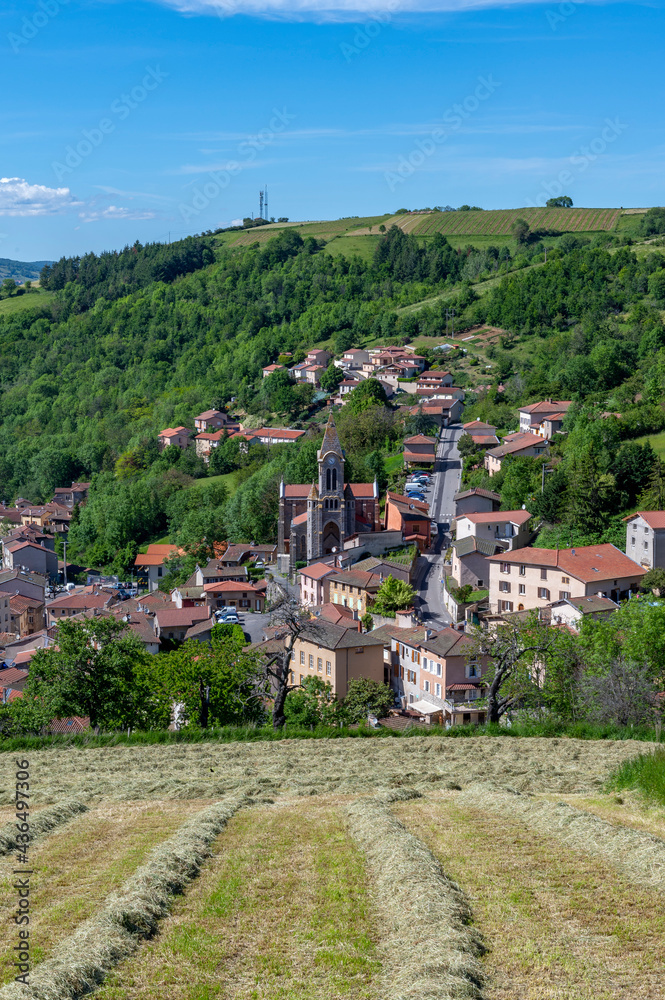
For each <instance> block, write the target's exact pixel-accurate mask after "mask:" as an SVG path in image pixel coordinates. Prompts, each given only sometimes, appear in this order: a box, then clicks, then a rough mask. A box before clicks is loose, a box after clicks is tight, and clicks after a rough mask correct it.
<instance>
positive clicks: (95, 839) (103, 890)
mask: <svg viewBox="0 0 665 1000" xmlns="http://www.w3.org/2000/svg"><path fill="white" fill-rule="evenodd" d="M205 804H206V803H205V802H201V801H195V800H190V801H188V802H141V803H138V802H133V803H123V804H119V803H117V802H109V803H106V804H104V805H100V806H97V807H95V808H92V809H90V811H89V812H87V813H85V814H83V815H81V816H79V817H78V818H76V819H74V820H72V822H71V823H69V824H67V826H65V827H63V828H62V829H59V830H55V831H53V832H52V833H51V834H50V836H49V837H48V838H47V839H45V840H43V841H41V842H38V843H36V844H34V845H33V846H32V847H31V851H30V861H31V866H32V868H33V869H34V872H35V874H34V875H33V876H32V878H31V886H32V890H33V893H34V897H35V900H38V905H35V907H34V910H33V914H32V916H31V922H30V930H31V940H33V941H34V942H35V946H34V947H32V948H31V951H32V953H33V954H32V962H33V963H36V962H40V961H42V960H44V959H46V958H48V957H49V956H50V955H51V953H52V951H53V949H54V948H55V946H56V945H57V944H58V943H60V942H61V941H63V940H64V939H65V938H66V937H67V935H69V934H71V933H72V932H73V931H74V930H75V928H76V927H77V926H78V925H79V924H80V923H81V922H82V921H84V920H86V919H87V918H88V917H91V916H92V915H93V914H94V913H95V912H96V911H97V910H98V908H99V906H100V900H103V899H104V897H105V896H106V895H108V893H110V892H112V891H114V890H116V889H118V888H119V886H120V885H121V884H122V883H123V881H124V880H125V879H126V878H128V877H129V876H130V875H131V874H132V872H134V871H135V869H136V868H137V866H138V865H140V864H141V863H142V862H143V861H144V859H145V857H146V855H147V853H148V851H149V850H150V849H151V848H153V847H155V846H156V845H157V844H160V843H161V842H162V841H163V840H165V839H166V838H167V837H169V836H170V835H171V834H172V833H174V832H175V831H176V830H177V829H178V828H179V827H180V826H181V825H182V823H183V822H184V820H186V819H187V818H188V817H189V816H191V815H192V814H194V813H196V812H198V811H199V810H200V809H202V808H203V807H204V805H205ZM11 884H12V876H11V874H10V873H9V872H7V873H6V874H5V873H3V876H2V878H1V880H0V889H1V896H2V900H3V904H2V906H1V907H0V920H1V921H2V923H3V925H4V926H9V921H10V919H11V913H12V912H13V909H14V907H15V900H14V897H15V893H14V892H12V890H11ZM14 943H15V942H14V941H13V940H10V935H4V936H3V939H2V945H1V946H0V982H8V981H9V980H11V979H12V978H13V976H14V975H15V970H14V969H13V968H12V966H11V964H10V963H11V961H12V959H13V955H12V945H13V944H14Z"/></svg>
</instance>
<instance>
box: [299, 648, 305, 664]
mask: <svg viewBox="0 0 665 1000" xmlns="http://www.w3.org/2000/svg"><path fill="white" fill-rule="evenodd" d="M300 662H301V663H304V662H305V654H304V653H303V652H302V650H301V651H300Z"/></svg>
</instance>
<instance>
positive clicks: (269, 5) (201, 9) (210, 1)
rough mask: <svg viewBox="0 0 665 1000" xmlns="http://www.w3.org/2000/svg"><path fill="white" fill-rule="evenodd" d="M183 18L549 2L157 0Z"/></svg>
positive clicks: (348, 17) (335, 16) (331, 16)
mask: <svg viewBox="0 0 665 1000" xmlns="http://www.w3.org/2000/svg"><path fill="white" fill-rule="evenodd" d="M156 2H157V3H161V4H162V5H164V6H167V7H172V8H174V9H175V10H177V11H179V12H180V13H181V14H189V15H196V14H208V15H215V16H217V17H220V18H222V19H225V18H227V17H233V15H234V14H245V15H250V16H254V17H256V16H259V17H267V18H274V19H284V20H301V21H305V20H316V21H357V20H358V19H359V16H361V15H364V16H371V15H372V14H377V15H381V17H382V20H384V21H389V20H390V17H391V15H392V14H400V13H404V14H411V13H439V12H454V11H466V10H480V9H483V8H488V7H503V8H506V7H516V6H522V5H524V4H525V3H534V2H536V3H546V2H549V0H156Z"/></svg>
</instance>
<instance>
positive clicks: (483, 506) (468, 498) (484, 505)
mask: <svg viewBox="0 0 665 1000" xmlns="http://www.w3.org/2000/svg"><path fill="white" fill-rule="evenodd" d="M453 501H454V503H455V517H456V518H457V517H460V516H461V515H463V514H489V513H490V512H491V511H493V510H498V509H499V507H500V506H501V497H500V496H499V494H498V493H493V492H492V490H484V489H481V487H479V486H475V487H474V488H473V489H471V490H461V492H459V493H456V494H455V496H454V497H453Z"/></svg>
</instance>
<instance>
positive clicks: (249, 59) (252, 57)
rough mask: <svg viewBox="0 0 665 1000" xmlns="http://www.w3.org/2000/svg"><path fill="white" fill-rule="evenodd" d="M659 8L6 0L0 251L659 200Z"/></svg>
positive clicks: (399, 0)
mask: <svg viewBox="0 0 665 1000" xmlns="http://www.w3.org/2000/svg"><path fill="white" fill-rule="evenodd" d="M663 38H665V10H664V5H663V2H662V0H660V2H658V3H653V4H649V5H646V4H635V3H634V4H624V3H607V4H601V3H590V2H585V3H572V2H563V3H554V2H552V3H549V2H542V3H529V4H527V3H521V2H519V0H513V2H504V3H501V4H498V3H496V4H495V3H492V2H491V0H480V2H477V3H475V2H474V3H467V2H460V0H146V2H143V3H141V2H136V0H97V2H89V0H67V2H62V0H35V2H32V0H25V2H24V0H6V2H5V4H4V5H3V9H2V11H1V12H0V46H2V47H3V49H4V51H3V57H2V59H1V60H0V80H1V82H2V91H3V93H4V95H5V100H4V101H3V109H2V111H1V112H0V115H1V121H2V128H1V129H0V143H1V157H2V159H1V161H0V174H1V175H2V179H1V180H0V257H12V258H17V259H20V260H33V259H47V258H57V257H59V256H60V255H62V254H72V253H84V252H85V251H87V250H95V251H99V250H102V249H109V248H115V247H121V246H123V245H124V244H125V243H131V242H133V241H134V240H135V239H140V240H141V241H142V242H145V241H150V240H155V239H167V238H168V234H169V233H170V234H171V238H172V239H173V238H174V237H177V236H181V235H185V234H187V233H195V232H201V231H205V230H207V229H210V228H216V227H218V226H222V225H229V224H230V223H231V222H232V221H233V220H235V219H238V218H242V217H243V216H245V215H249V214H251V213H252V212H254V213H255V214H257V213H258V192H259V188H260V187H262V186H263V185H264V184H267V185H268V189H269V205H270V214H271V215H274V216H276V217H279V216H288V217H289V218H291V219H299V220H304V219H331V218H332V219H334V218H338V217H340V216H345V215H368V214H380V213H382V212H388V211H393V210H395V209H397V208H401V207H406V208H419V207H424V206H428V205H429V206H432V205H446V204H450V205H453V206H457V205H460V204H463V203H465V202H466V203H470V204H476V205H480V206H482V207H484V208H502V207H515V206H524V205H528V204H539V203H542V201H543V200H544V199H545V198H546V197H547V196H548V195H549V194H550V193H556V194H558V193H561V192H562V191H563V193H566V194H569V195H570V196H571V197H572V198H573V200H574V202H575V204H576V205H586V206H615V205H616V206H620V205H623V206H644V205H652V204H659V203H660V204H663V203H665V197H664V196H663V166H664V165H665V162H664V161H665V135H664V132H663V119H662V107H663V96H664V89H665V82H664V79H663V74H662V68H661V67H662V62H663Z"/></svg>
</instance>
